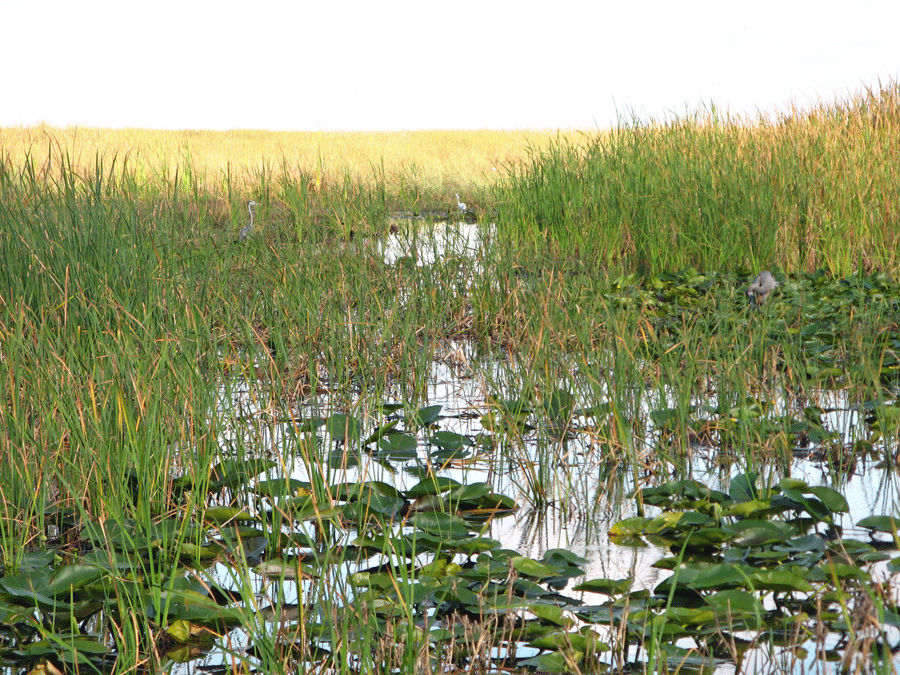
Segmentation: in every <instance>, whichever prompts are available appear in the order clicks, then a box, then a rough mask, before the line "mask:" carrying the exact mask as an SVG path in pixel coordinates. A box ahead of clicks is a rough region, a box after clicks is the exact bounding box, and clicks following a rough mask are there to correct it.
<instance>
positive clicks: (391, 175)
mask: <svg viewBox="0 0 900 675" xmlns="http://www.w3.org/2000/svg"><path fill="white" fill-rule="evenodd" d="M584 133H595V132H579V131H573V130H568V131H549V130H543V131H542V130H520V131H490V130H483V131H396V132H303V131H261V130H232V131H196V130H181V131H164V130H153V129H98V128H90V127H66V128H55V127H50V126H46V125H38V126H32V127H6V128H0V158H2V160H3V161H5V162H8V163H11V164H12V165H13V166H21V165H22V164H23V162H24V161H25V158H26V156H28V155H30V156H31V158H32V159H33V161H34V162H35V164H36V166H37V167H38V168H41V167H44V166H47V162H48V158H50V157H52V162H53V163H56V162H58V160H59V159H60V158H65V157H68V158H69V161H70V162H71V164H72V165H73V167H74V168H75V169H76V170H77V171H79V172H82V171H85V170H87V169H89V168H90V167H92V166H94V164H95V159H96V158H97V157H100V158H102V159H103V164H104V166H106V167H109V165H110V163H111V160H112V159H113V158H115V159H116V161H117V162H118V163H120V164H121V163H122V161H123V160H127V162H128V164H129V165H130V166H132V167H133V168H134V167H139V168H140V169H141V170H142V171H145V172H150V173H151V174H152V175H156V176H165V177H169V178H171V176H172V175H174V171H175V169H176V167H177V168H180V169H181V170H182V171H184V170H185V168H186V167H190V170H191V171H193V172H195V174H196V175H198V176H199V177H201V178H202V179H203V182H207V181H213V182H217V181H218V180H219V178H220V177H221V176H222V175H224V174H225V172H227V171H229V169H230V172H231V180H232V181H235V180H236V181H237V182H238V183H240V182H242V178H248V179H249V178H250V177H251V176H258V175H259V174H260V172H262V171H271V172H272V173H274V174H275V175H278V174H281V173H282V172H285V171H286V172H287V173H289V174H290V173H300V172H302V173H305V174H306V175H310V174H311V175H314V176H316V177H321V178H322V179H323V180H328V181H333V180H335V179H338V178H342V177H344V176H346V175H350V176H352V177H353V179H354V180H363V181H365V180H368V179H370V178H372V177H374V176H375V175H376V174H377V175H379V176H380V175H381V174H382V171H383V177H384V179H385V182H386V183H387V184H388V185H416V186H418V187H419V188H420V189H425V190H434V191H440V190H446V189H453V190H478V189H481V188H485V187H488V186H490V185H491V184H492V183H493V181H494V180H496V177H497V176H499V175H502V174H503V173H504V170H505V167H507V166H509V165H510V164H513V163H516V162H518V161H520V160H521V159H523V158H525V157H526V156H527V153H528V150H529V149H541V148H543V147H545V146H546V145H547V144H548V143H549V142H550V141H552V140H554V139H558V138H565V139H568V140H574V139H577V138H578V137H580V136H582V135H584Z"/></svg>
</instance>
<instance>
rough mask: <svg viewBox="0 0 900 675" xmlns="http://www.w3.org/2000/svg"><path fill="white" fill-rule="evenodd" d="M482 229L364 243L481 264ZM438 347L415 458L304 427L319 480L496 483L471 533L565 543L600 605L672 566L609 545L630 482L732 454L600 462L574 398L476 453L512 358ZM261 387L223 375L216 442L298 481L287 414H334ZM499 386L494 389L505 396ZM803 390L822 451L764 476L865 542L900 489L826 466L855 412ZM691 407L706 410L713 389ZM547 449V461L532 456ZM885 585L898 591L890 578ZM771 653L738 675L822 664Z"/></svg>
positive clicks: (297, 593)
mask: <svg viewBox="0 0 900 675" xmlns="http://www.w3.org/2000/svg"><path fill="white" fill-rule="evenodd" d="M491 233H492V230H491V229H490V228H480V227H479V226H476V225H469V224H465V223H459V224H439V225H437V226H435V227H434V228H433V229H429V230H428V231H427V233H426V234H425V235H424V236H421V233H420V234H418V235H417V234H414V235H413V236H410V235H409V233H407V234H406V235H392V236H391V237H390V238H388V239H387V240H386V241H383V242H374V243H366V244H364V245H368V246H374V247H375V250H377V251H378V253H379V255H381V256H382V257H383V259H384V261H385V265H386V266H393V265H397V264H414V265H417V266H428V265H430V264H432V263H433V262H434V261H435V260H438V259H441V258H443V257H446V256H468V257H470V258H472V259H475V260H477V258H478V256H479V255H480V251H481V250H482V246H483V241H484V239H485V238H486V237H490V236H491ZM435 356H436V358H435V360H434V361H433V363H432V369H431V374H430V377H429V383H428V386H427V391H426V392H425V393H424V397H423V400H424V403H425V405H427V406H439V407H440V412H439V415H438V416H437V418H436V419H435V420H434V422H433V423H432V424H431V425H429V427H428V429H427V430H420V432H419V435H420V442H419V444H418V449H417V452H416V453H415V455H414V456H407V457H405V458H402V459H400V460H397V459H392V458H386V457H383V456H379V455H377V454H372V453H365V452H364V453H358V454H353V457H352V461H348V459H347V458H348V455H347V448H346V447H345V446H343V445H342V444H341V443H337V442H335V439H333V438H329V437H328V434H327V432H326V431H325V430H324V429H317V430H312V431H309V433H308V434H306V435H307V436H311V437H314V438H316V441H315V443H316V444H317V445H320V446H321V447H323V448H326V449H327V450H326V451H328V452H331V453H332V455H331V460H332V461H330V462H329V463H328V469H327V471H328V480H329V481H331V482H332V483H334V484H341V483H348V484H352V483H356V482H360V481H363V482H365V481H380V482H384V483H388V484H390V485H392V486H394V487H396V488H397V489H398V490H401V491H405V490H408V489H409V488H411V487H412V486H413V485H415V484H416V483H417V482H418V481H419V480H420V477H421V475H422V470H423V468H427V470H428V471H431V472H433V473H434V474H435V475H438V476H442V477H446V478H450V479H453V480H455V481H458V482H459V483H461V484H469V483H486V484H490V485H491V486H492V487H493V489H494V490H495V491H496V492H498V493H501V494H504V495H507V496H509V497H511V498H512V499H513V500H514V501H515V503H516V504H517V506H518V508H517V510H516V512H515V514H514V515H513V516H511V517H506V518H497V519H494V520H490V521H488V523H487V524H486V526H485V529H484V531H483V532H482V533H481V535H482V536H484V537H489V538H491V539H496V540H498V541H499V542H500V543H501V545H502V547H503V548H505V549H510V550H513V551H517V552H519V553H521V554H522V555H524V556H529V557H531V558H534V559H540V558H541V557H542V556H544V555H545V554H546V553H547V552H549V551H552V550H554V549H564V550H566V551H569V552H572V553H574V554H576V555H577V556H579V557H580V558H583V559H584V561H585V562H584V564H583V565H582V568H583V571H584V575H583V577H580V578H575V579H572V580H570V582H569V583H568V586H567V590H566V591H565V593H566V594H567V595H569V596H570V597H573V598H576V599H578V600H580V601H582V602H584V603H586V604H594V603H597V604H599V603H600V602H602V600H603V598H602V596H594V595H593V594H591V593H589V592H578V591H573V590H571V589H572V587H573V586H575V585H576V584H577V583H578V582H579V581H583V580H584V579H592V578H604V579H625V578H630V579H632V589H633V590H642V589H644V590H648V591H651V590H652V589H654V588H655V587H656V586H657V585H658V584H659V583H660V582H661V581H663V580H664V579H665V578H666V577H668V576H670V575H671V572H670V571H668V570H665V569H660V568H657V567H654V563H655V562H657V561H658V560H660V559H661V558H663V557H665V556H666V555H667V554H668V553H669V551H667V550H666V548H665V547H664V546H659V545H653V544H650V543H645V544H644V545H640V546H635V545H628V546H626V545H621V544H618V543H615V542H614V541H613V539H612V538H611V537H610V536H609V532H610V530H611V528H612V527H613V526H614V524H615V523H616V522H618V521H621V520H623V519H626V518H630V517H632V516H636V515H637V514H638V507H637V504H636V502H635V500H634V499H633V498H631V495H632V493H633V491H634V490H635V489H636V488H638V487H642V486H644V485H649V484H653V483H654V482H656V483H658V482H660V480H662V479H665V477H666V473H667V472H669V474H670V475H671V477H676V476H677V477H679V478H686V477H689V478H694V479H696V480H698V481H700V482H701V483H703V484H705V485H708V486H709V487H711V488H713V489H720V490H727V489H728V484H729V481H730V478H731V477H732V476H733V475H735V474H736V473H738V472H739V470H740V469H739V468H738V463H736V462H733V461H725V460H724V459H723V457H721V456H720V449H719V448H718V447H717V446H716V445H714V444H711V443H704V442H702V441H699V440H698V441H696V442H694V443H691V444H689V445H687V446H685V447H683V448H682V449H681V450H682V453H683V456H684V458H685V461H684V462H683V464H682V465H681V466H680V467H675V466H672V467H668V468H666V467H662V468H660V467H655V469H654V472H653V475H652V476H651V475H650V473H649V472H648V473H644V474H640V473H638V472H634V471H631V470H626V467H625V465H624V464H623V465H622V467H621V468H620V467H617V466H615V465H614V463H612V464H611V463H610V460H609V457H608V456H607V455H605V454H601V453H600V452H599V450H598V445H597V443H596V439H595V436H594V434H593V433H591V428H590V425H589V423H588V419H587V417H588V416H589V415H588V416H585V415H580V414H579V413H583V412H584V411H580V410H579V408H578V407H577V405H576V407H575V408H574V410H573V412H572V415H571V416H570V418H569V419H568V420H566V426H565V428H556V429H549V430H548V429H535V428H528V427H525V428H524V429H523V430H522V432H521V434H520V435H519V436H518V438H517V443H518V445H519V447H518V448H517V450H516V453H515V457H516V461H514V462H511V461H509V459H508V457H505V456H501V454H500V453H499V452H497V449H496V448H494V449H493V450H488V451H484V449H483V448H481V449H480V448H479V445H478V439H479V438H481V437H482V436H483V435H484V434H485V433H486V432H489V431H490V430H489V429H488V430H486V429H485V427H484V424H485V420H490V419H491V417H490V413H491V411H492V410H494V409H496V398H497V395H498V392H497V388H496V383H497V382H502V381H503V371H504V369H507V368H511V367H514V366H512V365H511V364H510V363H509V362H508V361H507V360H505V359H504V357H503V355H502V354H499V355H498V354H488V355H484V354H479V353H478V352H477V350H476V349H475V347H474V346H473V345H472V343H470V342H468V341H466V340H447V341H445V342H443V343H442V344H441V345H440V348H439V349H438V350H437V351H436V353H435ZM261 358H264V357H261ZM488 381H490V384H488ZM259 386H260V384H259V383H258V382H257V381H255V380H253V381H251V380H234V381H231V382H227V383H224V384H223V386H222V388H221V401H220V404H219V411H220V414H221V415H223V416H225V417H226V418H228V419H227V421H228V424H227V427H228V428H229V432H228V434H226V435H225V437H223V438H222V440H221V443H222V447H223V449H225V450H226V451H227V450H228V449H233V448H236V447H239V448H242V449H243V451H244V452H251V453H253V454H257V455H258V456H262V457H267V458H270V459H273V460H274V461H276V462H277V463H278V465H279V466H278V468H277V469H276V470H274V471H273V472H272V475H277V476H289V477H290V478H292V479H295V480H297V481H300V482H302V483H309V482H311V481H312V477H311V476H310V475H309V474H308V472H307V466H308V464H306V463H304V462H301V461H294V458H297V457H298V456H299V454H300V453H299V452H298V448H297V443H298V434H297V431H296V420H297V419H313V418H324V417H327V416H328V415H329V414H331V413H334V412H338V410H336V409H333V408H332V407H331V406H332V402H331V401H329V399H328V397H327V396H314V397H310V398H307V399H305V400H303V401H301V402H298V403H297V404H296V408H294V409H293V410H292V411H290V413H289V414H286V412H285V411H284V410H274V409H271V408H270V407H268V406H267V405H266V404H262V403H260V402H261V401H265V400H267V399H266V396H265V394H264V393H263V392H260V391H258V390H257V388H258V387H259ZM636 386H637V385H636ZM503 393H504V392H500V394H501V395H502V394H503ZM510 396H511V394H510ZM807 396H808V400H807V401H806V402H805V404H806V405H809V404H814V405H816V406H818V407H819V408H821V409H822V410H824V411H826V412H825V416H824V419H823V424H824V426H825V427H826V428H827V429H829V430H830V431H831V432H833V434H834V436H832V437H831V439H830V441H829V443H828V444H827V449H826V448H825V444H823V446H822V447H818V446H817V445H816V444H815V443H808V444H806V445H805V446H803V447H799V446H798V447H796V448H794V452H793V454H792V456H791V458H790V459H789V460H788V461H785V460H784V458H783V457H782V458H781V459H779V460H778V461H775V460H773V461H772V463H771V465H770V466H768V467H766V469H765V470H766V471H768V472H770V475H769V477H768V479H769V480H772V481H774V482H777V480H778V478H779V477H781V476H790V477H793V478H797V479H800V480H802V481H804V482H806V483H808V484H809V485H830V486H831V487H834V488H835V489H836V490H837V491H839V492H840V493H842V494H843V495H844V496H845V497H846V499H847V502H848V504H849V510H848V512H847V513H842V514H836V515H837V522H836V525H837V526H839V527H840V528H841V529H842V530H843V532H844V533H845V535H846V534H847V533H849V532H856V533H857V535H858V536H859V537H861V538H865V537H866V536H867V533H866V532H865V531H862V530H859V528H856V527H855V523H857V522H859V521H860V520H862V519H863V518H865V517H867V516H871V515H873V514H889V515H894V514H896V513H897V510H898V509H897V505H898V504H900V485H898V481H897V478H896V475H895V474H894V472H893V471H891V470H890V469H885V468H883V467H881V466H878V465H876V464H875V462H874V461H867V460H865V459H863V458H861V459H859V460H858V461H854V462H853V463H852V464H849V465H844V466H842V468H841V470H840V471H836V470H835V466H836V465H837V464H840V463H841V459H842V457H844V456H845V455H846V454H849V452H850V450H849V448H850V446H851V444H852V443H853V441H854V440H856V439H857V438H858V437H859V434H857V433H856V430H857V427H858V425H859V424H860V423H861V419H862V415H863V413H862V411H861V410H860V408H859V407H858V406H856V405H854V404H853V403H852V402H851V401H849V400H848V398H847V396H846V395H845V394H844V393H843V392H842V391H840V390H828V389H827V388H822V389H821V390H819V391H817V392H812V393H810V392H807ZM665 398H666V396H665V393H664V392H663V393H661V394H656V395H655V396H650V395H647V394H646V392H644V393H642V396H641V401H642V404H641V405H642V410H643V413H644V415H645V416H646V419H647V424H646V425H645V426H646V432H645V434H644V436H643V437H642V438H640V439H636V447H637V452H638V454H639V455H640V454H641V453H643V452H645V453H646V455H647V456H648V457H649V456H650V455H651V454H652V448H653V446H654V444H656V443H657V442H658V440H659V434H660V433H661V432H660V430H659V429H658V428H655V427H654V424H653V422H652V421H651V419H652V413H653V411H654V410H657V409H664V408H666V407H667V406H668V405H669V403H670V402H669V401H667V400H664V399H665ZM383 403H388V404H390V403H396V404H397V409H394V410H391V412H389V413H385V412H384V411H383V410H378V409H376V406H368V407H367V405H366V404H361V405H360V406H359V407H357V408H355V409H353V410H352V413H353V415H354V416H355V417H356V418H358V419H360V420H361V421H362V424H363V426H364V427H366V430H364V432H363V433H364V434H365V433H368V430H370V429H371V428H373V427H376V426H377V425H379V424H385V423H388V422H390V421H391V420H397V419H402V418H403V417H404V414H406V415H408V414H409V411H404V410H403V409H402V403H403V402H402V401H384V402H383ZM693 403H694V404H695V405H697V406H703V405H710V406H714V405H715V403H716V401H715V395H714V394H711V395H710V397H708V398H707V399H706V400H703V401H699V400H698V401H695V402H693ZM792 405H795V406H796V403H795V402H792V401H787V400H781V401H776V402H774V406H773V409H772V410H771V414H772V415H777V414H784V413H786V412H789V411H790V409H791V406H792ZM488 423H490V422H488ZM438 431H442V432H450V433H453V434H458V435H459V436H461V437H464V438H465V439H469V441H470V445H469V447H468V448H464V449H463V450H462V451H461V452H459V453H456V454H454V455H452V456H451V457H450V458H449V459H445V457H444V456H443V455H441V453H436V454H435V453H432V451H433V450H435V447H434V446H433V445H432V444H431V443H430V441H429V438H431V437H432V435H433V434H434V433H435V432H438ZM835 439H837V440H835ZM834 448H843V449H844V451H839V452H837V453H835V451H834ZM548 458H549V460H550V462H551V463H552V466H544V465H542V464H544V463H546V462H547V461H548ZM836 476H839V479H840V482H839V484H835V477H836ZM264 477H265V476H261V478H264ZM536 480H537V481H538V482H540V483H541V484H542V486H543V488H544V490H545V492H544V493H543V494H545V496H546V501H545V503H542V504H535V499H534V495H535V492H534V484H535V481H536ZM299 527H303V526H302V525H300V526H299ZM362 567H364V564H361V563H356V564H354V565H349V566H347V568H346V569H345V570H344V572H343V573H344V574H347V575H350V574H353V573H354V572H355V571H357V570H358V569H361V568H362ZM218 569H219V571H218V572H217V573H216V574H218V575H219V576H220V578H221V581H222V583H223V585H226V586H227V585H228V584H229V576H230V575H231V574H233V572H232V571H230V570H229V569H228V568H226V567H223V566H219V568H218ZM876 573H877V574H878V575H880V576H881V577H882V578H888V577H889V576H890V575H889V573H888V572H887V571H886V570H884V569H883V568H882V569H881V570H880V571H878V572H876ZM253 574H254V577H255V579H256V583H257V584H258V585H259V589H260V596H261V597H262V596H266V597H270V596H271V595H272V594H273V590H272V585H273V584H279V583H280V584H281V586H280V588H279V589H278V590H277V593H276V594H277V595H278V596H279V597H281V599H282V601H283V602H285V603H286V604H287V605H288V606H290V605H299V604H302V602H303V595H304V584H303V583H300V584H298V583H297V582H296V581H293V580H285V579H282V580H281V581H280V582H279V581H277V580H276V581H273V580H272V579H267V578H266V577H265V576H264V575H263V574H258V573H256V572H254V573H253ZM894 590H895V595H896V588H895V589H894ZM834 641H835V642H836V641H837V637H835V638H834ZM229 642H230V644H231V648H236V647H240V646H241V644H243V645H244V646H245V647H246V646H249V642H248V639H247V637H246V635H244V634H243V633H242V631H240V630H236V631H235V632H234V633H233V634H232V636H231V637H230V638H229ZM533 651H534V652H535V653H536V652H537V650H533ZM520 653H521V652H520ZM809 653H810V654H813V653H814V650H813V649H812V648H810V649H809ZM781 659H782V657H781V656H779V654H778V651H777V650H769V649H757V650H756V652H755V653H753V654H751V655H749V656H747V657H746V658H745V660H744V661H743V665H742V672H771V671H775V670H779V669H781V670H787V671H788V672H797V673H800V672H820V671H819V670H818V668H819V666H817V665H816V663H817V662H816V661H815V659H814V657H813V656H810V657H809V658H806V659H804V658H797V657H796V655H795V656H794V657H793V658H792V660H789V661H790V665H787V666H785V665H784V664H782V665H781V666H779V667H778V668H776V663H777V662H779V661H780V660H781ZM227 662H228V659H227V657H225V656H224V655H223V654H222V653H220V652H218V651H213V652H210V653H209V654H207V655H206V656H205V657H203V658H201V659H199V660H195V661H191V662H189V663H188V664H183V665H181V666H179V667H178V669H179V670H180V672H201V670H200V669H201V667H209V666H213V665H215V664H223V663H227ZM734 670H735V665H734V664H733V663H723V664H719V665H718V666H717V667H716V672H720V673H728V672H734Z"/></svg>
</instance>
